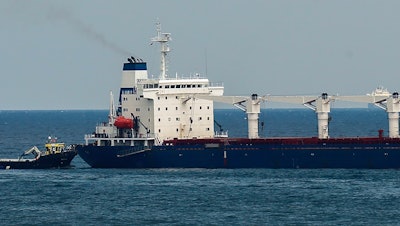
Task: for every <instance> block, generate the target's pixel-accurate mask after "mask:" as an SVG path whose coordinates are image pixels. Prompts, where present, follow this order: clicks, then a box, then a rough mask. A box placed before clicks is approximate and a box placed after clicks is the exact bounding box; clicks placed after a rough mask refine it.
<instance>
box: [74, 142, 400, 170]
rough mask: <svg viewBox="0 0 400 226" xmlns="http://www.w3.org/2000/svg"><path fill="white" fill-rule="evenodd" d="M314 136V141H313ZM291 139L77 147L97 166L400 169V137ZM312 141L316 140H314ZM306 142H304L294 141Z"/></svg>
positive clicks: (91, 163) (86, 159) (83, 155)
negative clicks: (330, 139)
mask: <svg viewBox="0 0 400 226" xmlns="http://www.w3.org/2000/svg"><path fill="white" fill-rule="evenodd" d="M310 139H311V140H310ZM317 140H318V139H312V138H309V140H307V139H297V138H295V139H286V141H290V142H286V143H290V144H285V141H282V140H278V141H277V140H274V139H270V140H268V141H266V140H261V141H259V142H252V143H249V141H250V140H239V141H237V140H236V141H237V142H236V143H235V142H233V143H232V141H231V142H230V144H228V145H225V144H223V143H221V142H219V141H218V142H214V141H213V140H207V141H204V142H201V141H200V142H199V141H197V142H196V143H194V142H195V141H190V142H188V143H184V142H183V143H180V144H175V145H162V146H153V147H152V148H150V149H147V150H146V149H144V148H143V147H129V146H93V145H87V146H78V147H77V150H78V154H79V155H80V156H81V157H82V159H84V160H85V161H86V162H87V163H88V164H89V165H90V166H92V167H95V168H365V169H384V168H400V140H399V139H388V140H386V139H376V140H375V139H373V138H371V139H361V140H358V139H347V138H346V139H341V140H332V141H331V142H324V141H323V140H318V141H317ZM311 141H313V142H311ZM298 142H305V144H293V143H298Z"/></svg>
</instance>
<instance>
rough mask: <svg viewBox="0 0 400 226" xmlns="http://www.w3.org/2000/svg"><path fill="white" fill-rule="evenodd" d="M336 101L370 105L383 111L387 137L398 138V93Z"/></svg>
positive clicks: (348, 97)
mask: <svg viewBox="0 0 400 226" xmlns="http://www.w3.org/2000/svg"><path fill="white" fill-rule="evenodd" d="M337 99H338V100H341V101H351V102H361V103H372V104H375V105H376V106H377V107H379V108H381V109H383V110H385V111H386V112H387V114H388V121H389V137H391V138H396V137H399V112H400V98H399V93H397V92H394V93H393V94H388V95H380V96H374V95H363V96H338V97H337Z"/></svg>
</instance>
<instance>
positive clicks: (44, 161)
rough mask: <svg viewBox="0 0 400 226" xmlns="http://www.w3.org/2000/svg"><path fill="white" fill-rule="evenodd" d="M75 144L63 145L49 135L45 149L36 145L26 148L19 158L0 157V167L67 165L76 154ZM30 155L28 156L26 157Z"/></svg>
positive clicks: (53, 166) (20, 167)
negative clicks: (42, 149)
mask: <svg viewBox="0 0 400 226" xmlns="http://www.w3.org/2000/svg"><path fill="white" fill-rule="evenodd" d="M76 154H77V151H76V150H75V146H73V145H69V146H67V147H66V146H65V143H61V142H58V141H57V138H56V137H51V136H49V138H48V141H47V142H46V144H45V150H44V151H41V150H39V148H37V147H36V146H34V147H32V148H30V149H29V150H26V151H25V152H24V153H22V155H21V156H20V157H19V158H16V159H0V169H48V168H65V167H69V166H70V164H71V161H72V159H73V158H74V157H75V156H76ZM27 156H30V157H27Z"/></svg>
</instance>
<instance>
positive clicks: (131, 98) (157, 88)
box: [117, 25, 224, 142]
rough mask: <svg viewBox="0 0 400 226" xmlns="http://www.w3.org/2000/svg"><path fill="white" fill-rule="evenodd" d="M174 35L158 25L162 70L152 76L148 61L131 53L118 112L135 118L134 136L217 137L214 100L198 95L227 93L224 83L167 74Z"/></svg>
mask: <svg viewBox="0 0 400 226" xmlns="http://www.w3.org/2000/svg"><path fill="white" fill-rule="evenodd" d="M170 37H171V35H170V34H169V33H162V32H161V28H160V26H159V25H158V27H157V36H156V37H155V38H152V39H151V40H152V42H158V43H160V45H161V73H160V77H159V78H158V79H152V78H149V76H148V73H147V66H146V63H145V62H143V61H142V60H141V59H135V58H133V57H131V58H130V59H128V60H129V63H125V64H124V69H123V73H122V82H121V92H120V96H119V106H118V111H117V114H118V115H122V116H124V117H125V118H134V119H135V120H136V121H134V122H135V124H136V125H135V128H136V130H135V131H133V133H134V134H133V136H134V137H149V136H150V137H155V138H156V140H157V141H158V142H161V141H163V140H165V139H173V138H178V139H179V138H211V137H214V113H213V111H214V106H213V101H211V100H204V99H197V98H194V96H195V95H216V96H221V95H223V91H224V87H223V86H222V84H211V83H210V82H209V80H208V79H207V78H203V77H201V76H200V75H195V76H192V77H188V78H183V77H178V76H174V78H170V77H169V76H168V75H167V60H166V57H167V53H168V52H169V51H170V50H169V47H168V45H167V44H168V41H169V40H170Z"/></svg>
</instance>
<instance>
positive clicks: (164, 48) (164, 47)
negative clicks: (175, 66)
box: [151, 22, 171, 79]
mask: <svg viewBox="0 0 400 226" xmlns="http://www.w3.org/2000/svg"><path fill="white" fill-rule="evenodd" d="M170 40H171V33H161V24H160V22H157V36H156V37H154V38H152V39H151V41H152V43H154V42H158V43H160V45H161V67H160V79H165V78H166V76H167V53H168V52H169V51H170V49H169V46H168V41H170Z"/></svg>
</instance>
